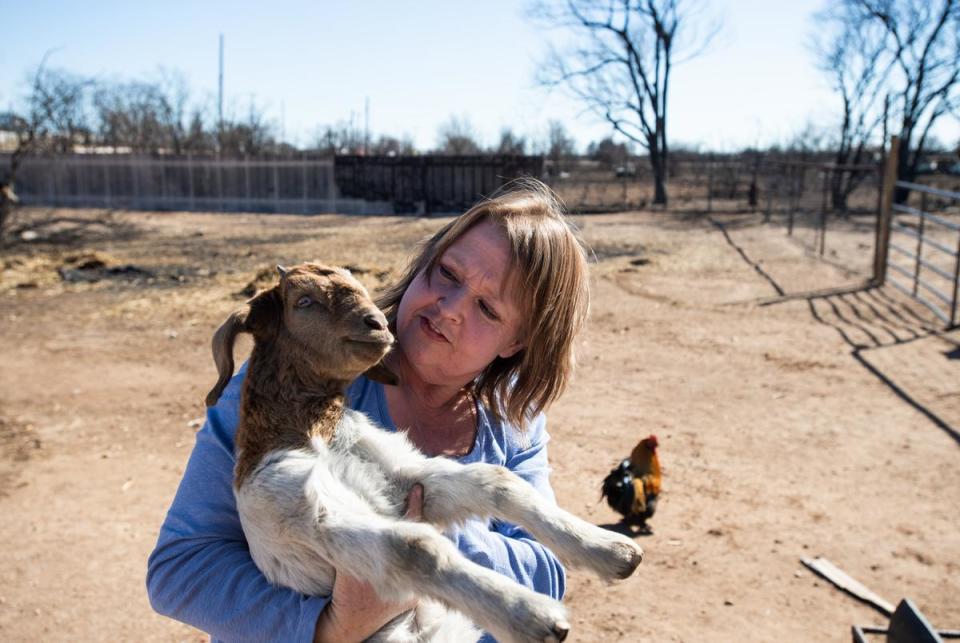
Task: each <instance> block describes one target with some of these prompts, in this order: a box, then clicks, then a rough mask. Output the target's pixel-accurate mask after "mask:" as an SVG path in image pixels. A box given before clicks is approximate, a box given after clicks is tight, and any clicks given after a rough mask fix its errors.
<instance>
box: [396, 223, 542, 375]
mask: <svg viewBox="0 0 960 643" xmlns="http://www.w3.org/2000/svg"><path fill="white" fill-rule="evenodd" d="M509 266H510V245H509V242H508V240H507V238H506V235H505V234H504V233H503V231H502V230H501V229H500V228H499V227H497V226H496V225H495V224H494V223H492V222H490V221H483V222H481V223H479V224H477V225H476V226H474V227H473V228H471V229H470V230H469V231H468V232H466V233H464V234H463V235H462V236H461V237H460V238H459V239H457V240H456V241H455V242H454V243H453V244H452V245H451V246H450V247H449V248H448V249H447V251H446V252H445V253H443V255H441V256H440V257H439V259H438V261H437V263H436V267H435V268H434V270H433V273H432V274H431V275H429V277H430V280H429V282H428V281H427V275H426V274H425V272H423V271H422V272H420V273H419V274H418V275H417V276H416V277H415V278H414V280H413V282H411V284H410V286H409V287H408V288H407V290H406V292H404V294H403V298H402V299H401V300H400V306H399V308H398V310H397V341H398V343H399V345H400V349H401V351H402V353H403V356H404V357H405V358H406V361H407V362H408V364H409V365H410V366H411V367H412V368H413V369H414V370H415V371H416V373H417V375H418V376H419V377H420V378H421V379H422V380H423V381H425V382H428V383H431V384H454V385H457V386H463V385H464V384H466V383H467V382H469V381H470V380H472V379H474V378H475V377H476V376H477V375H479V374H480V373H481V372H482V371H483V369H484V368H486V367H487V365H489V364H490V362H492V361H493V360H494V359H495V358H496V357H498V356H499V357H509V356H511V355H513V354H514V353H516V352H517V351H518V350H520V349H521V348H522V347H523V345H522V344H521V343H519V338H518V333H519V330H520V326H521V320H520V310H519V307H518V306H517V301H516V293H515V292H514V289H513V284H512V280H511V279H510V277H511V275H510V268H509Z"/></svg>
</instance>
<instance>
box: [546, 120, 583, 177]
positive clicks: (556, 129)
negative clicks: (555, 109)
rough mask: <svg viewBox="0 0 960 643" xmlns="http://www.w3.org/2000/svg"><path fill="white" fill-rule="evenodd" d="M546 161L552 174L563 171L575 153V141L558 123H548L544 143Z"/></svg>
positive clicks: (561, 124)
mask: <svg viewBox="0 0 960 643" xmlns="http://www.w3.org/2000/svg"><path fill="white" fill-rule="evenodd" d="M546 152H547V159H549V160H550V167H551V168H552V169H553V172H554V174H559V173H560V172H562V171H564V170H565V169H567V168H566V165H567V164H568V162H569V160H570V157H572V156H573V155H574V154H576V153H577V144H576V141H574V140H573V138H572V137H571V136H570V135H569V134H568V133H567V128H566V127H564V125H563V123H561V122H560V121H550V123H549V124H548V129H547V141H546Z"/></svg>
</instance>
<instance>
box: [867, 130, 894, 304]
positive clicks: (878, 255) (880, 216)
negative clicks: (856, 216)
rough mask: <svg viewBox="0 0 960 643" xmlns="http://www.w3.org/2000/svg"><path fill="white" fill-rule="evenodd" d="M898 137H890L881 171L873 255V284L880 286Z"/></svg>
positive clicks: (884, 274) (884, 269)
mask: <svg viewBox="0 0 960 643" xmlns="http://www.w3.org/2000/svg"><path fill="white" fill-rule="evenodd" d="M899 154H900V138H899V137H897V136H891V137H890V150H889V151H888V152H887V165H886V167H885V168H884V172H883V199H882V200H881V203H880V211H879V212H878V213H877V236H876V243H875V244H874V248H875V250H874V255H873V285H875V286H882V285H883V283H884V281H886V278H887V254H888V253H889V252H890V225H891V222H892V219H893V188H894V187H895V185H896V182H897V156H898V155H899Z"/></svg>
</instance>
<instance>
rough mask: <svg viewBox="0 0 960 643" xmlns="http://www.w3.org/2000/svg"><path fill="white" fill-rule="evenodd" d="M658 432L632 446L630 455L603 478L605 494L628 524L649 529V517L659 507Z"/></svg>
mask: <svg viewBox="0 0 960 643" xmlns="http://www.w3.org/2000/svg"><path fill="white" fill-rule="evenodd" d="M657 446H658V442H657V436H655V435H651V436H649V437H646V438H644V439H642V440H640V442H639V443H638V444H637V446H635V447H634V448H633V452H632V453H630V458H629V459H627V460H624V461H623V462H621V463H620V464H619V465H618V466H617V467H616V468H615V469H613V470H612V471H611V472H610V473H609V474H608V475H607V477H606V478H604V480H603V494H602V495H601V498H604V497H605V498H606V499H607V504H608V505H610V508H611V509H613V510H614V511H616V512H617V513H619V514H620V515H622V516H623V520H624V522H625V523H627V524H628V525H633V526H637V527H640V528H641V529H644V530H647V531H649V527H647V520H649V519H650V518H651V517H652V516H653V512H654V511H656V509H657V498H659V496H660V485H661V473H660V458H659V456H658V455H657Z"/></svg>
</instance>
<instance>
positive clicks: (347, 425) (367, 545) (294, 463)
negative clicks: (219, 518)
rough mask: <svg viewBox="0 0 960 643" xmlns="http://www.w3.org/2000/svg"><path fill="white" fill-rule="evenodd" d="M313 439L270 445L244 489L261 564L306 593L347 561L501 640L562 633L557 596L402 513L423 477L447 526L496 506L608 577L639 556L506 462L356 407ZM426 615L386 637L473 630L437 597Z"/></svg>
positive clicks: (322, 587) (389, 595)
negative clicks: (425, 445)
mask: <svg viewBox="0 0 960 643" xmlns="http://www.w3.org/2000/svg"><path fill="white" fill-rule="evenodd" d="M312 447H313V448H312V450H286V451H275V452H273V453H271V454H270V455H268V456H267V457H265V458H264V459H263V460H262V461H261V463H260V464H259V465H258V466H257V467H256V468H255V469H254V471H253V473H252V474H251V476H250V478H249V479H248V480H247V481H246V482H245V483H244V485H243V486H242V487H241V488H240V490H239V491H238V492H237V507H238V509H239V512H240V518H241V521H242V524H243V530H244V533H245V534H246V537H247V540H248V542H249V545H250V553H251V555H252V556H253V559H254V561H255V562H256V564H257V566H258V567H259V568H260V570H261V571H263V573H264V574H265V575H266V576H267V578H269V579H270V580H271V581H272V582H274V583H277V584H279V585H284V586H287V587H292V588H293V589H296V590H297V591H300V592H302V593H304V594H315V595H329V594H330V593H331V591H332V589H333V582H334V579H335V570H336V569H337V568H340V569H344V570H349V572H350V574H351V575H353V576H355V577H357V578H360V579H363V580H366V581H368V582H371V583H373V584H374V585H375V586H376V587H377V589H378V593H379V594H380V596H381V597H382V598H383V599H385V600H395V601H400V600H404V599H406V598H409V597H410V596H411V593H412V592H416V593H417V594H418V595H421V596H425V597H427V598H430V599H433V600H435V601H442V602H443V603H444V604H446V605H449V606H451V607H453V608H454V609H456V610H458V611H461V612H463V613H464V614H466V615H467V616H468V617H469V618H470V619H472V620H473V621H474V622H476V623H478V624H480V625H481V626H482V627H484V628H485V629H487V630H488V631H490V632H491V633H493V634H494V636H495V637H496V638H498V639H499V640H501V641H551V640H557V638H556V635H555V631H556V628H558V627H559V628H560V629H561V630H562V629H563V628H564V627H568V626H566V621H567V619H566V612H565V610H564V608H563V606H562V605H561V604H560V603H559V602H557V601H554V600H552V599H550V598H549V597H546V596H543V595H540V594H537V593H535V592H533V591H531V590H529V589H527V588H525V587H523V586H521V585H518V584H517V583H515V582H513V581H511V580H509V579H508V578H506V577H504V576H502V575H500V574H497V573H496V572H493V571H490V570H488V569H486V568H484V567H481V566H479V565H476V564H474V563H472V562H470V561H469V560H467V559H466V558H464V557H463V556H462V555H460V553H459V552H458V551H457V549H456V548H455V547H454V545H453V544H452V543H451V542H449V541H448V540H447V539H446V538H444V537H443V536H442V535H441V534H440V533H439V532H438V531H437V530H436V529H434V528H433V527H431V526H429V525H426V524H420V523H414V522H409V521H402V520H397V519H396V518H398V517H399V516H400V515H401V514H402V510H403V509H402V507H403V503H404V499H405V496H406V493H407V491H408V490H409V489H410V488H411V487H412V485H413V484H415V483H420V484H422V485H423V486H424V507H423V517H424V520H426V521H427V522H429V523H432V524H433V525H436V526H437V527H440V528H442V527H445V526H448V525H451V524H453V523H456V522H458V521H461V520H464V519H466V518H468V517H469V516H473V515H479V516H493V515H496V516H498V517H500V518H503V519H504V520H507V521H508V522H511V523H515V524H519V525H523V526H524V527H526V528H527V529H528V530H529V531H530V532H531V533H532V534H533V535H534V536H535V537H536V538H537V539H538V540H540V541H541V542H543V543H544V544H545V545H547V546H548V547H550V548H551V549H552V550H553V551H554V552H555V553H556V554H557V555H558V556H559V557H560V558H561V559H562V560H564V561H565V562H569V563H573V564H580V565H582V566H586V567H589V568H592V569H593V570H595V571H596V572H597V573H598V574H600V575H601V576H603V577H605V578H619V577H623V576H625V575H627V574H629V573H630V571H632V570H633V568H634V567H636V564H637V562H638V561H639V557H640V550H639V548H638V547H637V546H636V545H635V544H633V543H632V542H631V541H629V540H628V539H626V538H624V537H623V536H620V535H618V534H615V533H613V532H609V531H606V530H603V529H599V528H597V527H594V526H593V525H590V524H589V523H586V522H584V521H582V520H580V519H578V518H576V517H574V516H572V515H571V514H568V513H567V512H565V511H563V510H561V509H559V508H558V507H557V506H556V505H555V504H553V503H550V502H548V501H547V500H546V499H545V498H543V497H542V496H541V495H539V494H538V493H537V492H536V491H535V490H534V489H533V488H532V487H530V485H529V484H527V483H526V482H524V481H523V480H521V479H520V478H518V477H517V476H516V475H514V474H513V473H511V472H510V471H508V470H507V469H504V468H502V467H497V466H494V465H489V464H470V465H461V464H459V463H456V462H453V461H450V460H446V459H443V458H427V457H425V456H424V455H422V454H421V453H420V452H419V451H417V450H416V449H415V448H414V447H413V446H412V445H411V444H410V442H409V441H408V440H407V439H406V437H405V436H404V435H402V434H399V433H388V432H385V431H383V430H382V429H380V428H379V427H377V426H376V425H374V424H373V423H372V422H371V421H370V420H369V419H368V418H367V417H366V416H365V415H363V414H362V413H359V412H357V411H352V410H348V411H346V413H345V415H344V417H343V419H342V420H341V421H340V423H339V424H338V426H337V432H336V435H335V436H334V438H333V439H332V440H331V441H330V443H329V444H327V443H325V442H324V441H322V440H320V439H315V440H314V441H313V445H312ZM391 517H392V518H391ZM416 617H417V618H416V621H417V623H416V625H417V626H418V629H419V630H420V632H419V633H417V632H415V631H413V630H412V629H411V626H412V625H413V624H412V623H410V620H411V619H409V618H407V619H398V620H396V621H395V622H394V623H392V624H391V627H390V628H388V629H387V630H384V631H382V632H381V636H379V637H377V640H385V641H406V640H444V639H443V638H440V637H441V636H444V635H446V636H444V638H447V637H450V639H449V640H461V641H462V640H468V639H465V638H464V631H463V627H464V625H465V623H464V622H463V620H462V619H459V618H458V617H457V616H453V615H451V614H450V613H449V612H445V611H444V610H442V609H439V608H438V606H437V605H431V604H430V603H429V602H428V603H425V604H424V605H423V607H422V608H421V609H420V610H418V614H417V615H416ZM451 617H452V619H453V620H446V622H445V623H444V622H438V619H441V618H442V619H451ZM458 620H459V623H457V621H458ZM431 622H432V624H433V625H432V627H431V625H430V624H431ZM454 627H458V628H460V629H458V630H457V631H458V633H457V634H454V631H453V630H452V629H451V628H454ZM467 627H469V626H467ZM390 630H392V632H391V631H390ZM431 630H433V631H435V632H436V633H437V634H438V636H436V637H430V636H429V633H430V632H431ZM424 635H428V636H426V637H425V636H424ZM476 638H477V632H476V630H473V639H474V640H475V639H476Z"/></svg>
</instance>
